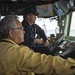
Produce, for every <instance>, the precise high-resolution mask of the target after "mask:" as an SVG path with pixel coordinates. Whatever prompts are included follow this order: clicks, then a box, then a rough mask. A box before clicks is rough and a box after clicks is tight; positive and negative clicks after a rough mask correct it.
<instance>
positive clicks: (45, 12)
mask: <svg viewBox="0 0 75 75" xmlns="http://www.w3.org/2000/svg"><path fill="white" fill-rule="evenodd" d="M36 11H37V12H38V13H39V15H38V17H51V16H54V12H53V5H52V4H43V5H37V6H36Z"/></svg>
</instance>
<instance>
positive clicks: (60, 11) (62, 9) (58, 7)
mask: <svg viewBox="0 0 75 75" xmlns="http://www.w3.org/2000/svg"><path fill="white" fill-rule="evenodd" d="M53 8H54V10H55V12H56V14H57V15H59V16H61V15H64V14H66V13H67V12H68V8H67V3H66V1H64V0H60V1H58V2H55V3H54V4H53Z"/></svg>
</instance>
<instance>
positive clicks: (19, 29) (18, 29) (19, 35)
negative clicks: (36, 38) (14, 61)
mask: <svg viewBox="0 0 75 75" xmlns="http://www.w3.org/2000/svg"><path fill="white" fill-rule="evenodd" d="M15 22H16V26H15V27H13V29H12V30H13V40H14V41H15V42H16V43H18V44H20V43H22V42H24V33H25V32H24V30H23V26H22V24H21V23H20V21H19V20H17V19H16V20H15Z"/></svg>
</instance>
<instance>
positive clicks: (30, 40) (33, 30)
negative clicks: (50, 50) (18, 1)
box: [22, 7, 49, 47]
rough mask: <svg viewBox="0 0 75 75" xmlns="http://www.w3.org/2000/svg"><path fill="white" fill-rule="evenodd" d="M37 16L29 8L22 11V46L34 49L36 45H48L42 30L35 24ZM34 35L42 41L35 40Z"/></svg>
mask: <svg viewBox="0 0 75 75" xmlns="http://www.w3.org/2000/svg"><path fill="white" fill-rule="evenodd" d="M37 15H38V13H37V12H36V11H35V10H34V9H33V8H31V7H28V8H26V9H25V11H24V15H23V18H24V19H23V21H22V25H23V27H24V30H25V32H26V34H25V37H24V40H25V42H24V43H23V44H24V45H26V46H29V47H35V46H36V45H38V44H43V45H44V46H48V45H49V42H48V40H47V37H46V35H45V33H44V30H42V29H41V28H40V27H39V26H38V25H36V24H35V20H36V16H37ZM36 34H38V35H39V36H40V38H42V40H41V39H39V38H35V35H36Z"/></svg>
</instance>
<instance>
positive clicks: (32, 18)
mask: <svg viewBox="0 0 75 75" xmlns="http://www.w3.org/2000/svg"><path fill="white" fill-rule="evenodd" d="M29 16H30V19H29V20H30V22H31V23H33V24H34V23H35V20H36V15H34V14H29Z"/></svg>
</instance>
